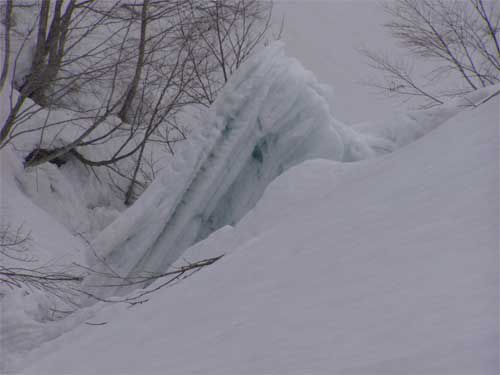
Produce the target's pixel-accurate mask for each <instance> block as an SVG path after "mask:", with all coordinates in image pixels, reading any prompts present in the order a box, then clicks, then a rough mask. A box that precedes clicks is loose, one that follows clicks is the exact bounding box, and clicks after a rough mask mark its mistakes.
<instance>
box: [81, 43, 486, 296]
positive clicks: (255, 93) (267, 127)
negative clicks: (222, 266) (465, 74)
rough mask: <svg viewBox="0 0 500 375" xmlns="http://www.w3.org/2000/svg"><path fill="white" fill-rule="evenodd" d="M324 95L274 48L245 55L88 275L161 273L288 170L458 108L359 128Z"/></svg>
mask: <svg viewBox="0 0 500 375" xmlns="http://www.w3.org/2000/svg"><path fill="white" fill-rule="evenodd" d="M481 95H482V96H484V95H485V94H484V93H483V94H481ZM481 95H480V96H481ZM327 96H328V95H327V93H326V92H325V90H324V87H323V86H322V85H320V84H319V83H318V82H317V81H316V79H315V77H314V76H313V75H312V74H311V73H310V72H308V71H306V70H305V69H304V68H303V67H302V66H301V65H300V63H299V62H298V61H296V60H295V59H292V58H290V57H287V56H285V54H284V48H283V46H282V45H281V44H276V45H273V46H270V47H267V48H264V49H263V50H262V51H260V52H259V53H258V54H256V55H255V56H253V57H252V58H251V59H250V60H249V61H247V62H246V63H245V64H244V66H242V67H241V68H240V69H239V71H238V72H237V73H236V74H235V75H234V76H233V77H232V78H231V80H230V81H229V82H228V84H227V85H226V87H225V88H224V90H223V91H222V92H221V94H220V95H219V97H218V99H217V101H216V102H215V103H214V105H213V107H212V108H211V110H210V111H209V116H208V118H207V121H206V123H205V125H204V126H203V127H202V128H201V129H198V130H197V131H195V132H194V133H193V134H192V135H191V136H190V139H189V140H188V141H186V142H183V143H182V144H181V145H180V146H181V149H180V150H179V151H178V152H177V154H176V156H175V158H174V159H173V161H172V163H170V164H169V165H168V166H167V167H166V168H165V169H164V170H163V171H162V174H161V176H159V177H158V178H157V179H156V180H155V181H154V182H153V183H152V184H151V186H150V187H149V188H148V189H147V190H146V191H145V192H144V193H143V195H142V196H141V197H140V198H139V199H138V201H137V202H136V203H135V204H134V205H133V206H132V207H130V208H129V209H128V210H126V211H125V212H124V213H123V214H122V215H121V216H120V217H119V218H118V219H117V220H115V221H114V222H113V223H112V224H111V225H109V226H108V227H107V228H106V229H105V230H104V231H103V232H101V234H100V235H99V236H98V237H97V238H96V239H95V241H94V242H93V243H92V246H93V249H94V250H95V252H96V254H97V255H98V258H99V259H97V257H96V259H93V260H91V264H92V263H93V267H94V269H96V270H97V271H101V272H110V270H112V272H114V273H118V274H119V275H120V276H121V277H124V278H126V277H130V276H135V275H138V274H141V273H144V272H148V273H151V272H152V273H160V272H164V271H165V270H166V269H167V268H168V267H169V265H171V264H172V263H173V262H175V261H176V260H177V259H178V258H179V256H180V255H181V254H182V252H183V251H184V250H185V249H186V248H188V247H189V246H190V245H192V244H193V243H195V242H196V241H198V240H200V239H203V238H204V237H206V236H207V235H208V234H210V233H211V232H213V231H214V230H216V229H218V228H220V227H222V226H223V225H227V224H235V223H236V222H237V221H238V220H239V219H241V218H242V217H243V216H244V215H245V214H246V213H247V212H248V211H249V210H250V209H251V208H252V207H254V205H255V204H256V202H257V201H258V200H259V198H260V197H261V196H262V194H263V192H264V190H265V188H266V187H267V186H268V184H269V183H270V182H271V181H273V180H274V179H275V178H276V177H277V176H279V175H280V174H281V173H282V172H284V171H285V170H286V169H288V168H290V167H291V166H294V165H296V164H298V163H300V162H302V161H304V160H308V159H314V158H325V159H330V160H337V161H341V162H347V161H356V160H361V159H366V158H368V157H372V156H375V155H377V154H380V153H386V152H390V151H392V150H394V149H396V148H397V147H399V146H401V145H404V144H407V143H409V142H410V141H412V140H414V139H416V138H419V137H421V136H422V135H424V134H425V133H426V132H428V131H430V130H432V129H433V128H434V127H436V126H438V125H439V124H440V123H442V122H444V121H445V120H446V119H447V118H449V117H451V116H452V115H453V114H454V113H456V112H458V108H459V103H455V104H453V105H450V106H449V108H448V110H447V111H443V109H440V110H438V111H437V112H436V113H441V114H446V115H445V116H444V115H443V116H441V115H440V116H434V115H435V114H436V113H434V112H432V111H433V110H429V111H420V112H415V113H413V114H411V116H410V115H408V114H405V115H397V116H395V118H394V120H393V121H392V122H391V123H390V124H373V126H368V127H367V128H366V129H365V128H356V127H348V126H345V125H343V124H341V123H340V122H338V121H336V120H335V119H334V118H333V116H332V114H331V111H330V107H329V105H328V101H327V100H326V97H327ZM433 114H434V115H433ZM108 283H109V282H108V281H106V280H105V281H103V280H102V279H101V276H99V277H97V276H92V277H89V279H88V280H87V286H89V288H91V286H92V285H102V284H108ZM136 287H137V285H136ZM120 289H121V290H119V291H118V290H116V288H102V287H99V288H96V289H93V293H95V294H98V295H101V296H102V295H108V296H109V295H113V294H117V293H118V294H123V293H125V292H126V291H128V290H130V288H123V287H121V288H120Z"/></svg>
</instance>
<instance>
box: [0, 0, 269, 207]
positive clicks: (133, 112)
mask: <svg viewBox="0 0 500 375" xmlns="http://www.w3.org/2000/svg"><path fill="white" fill-rule="evenodd" d="M32 6H33V7H36V9H37V12H36V20H35V21H34V22H33V26H32V27H31V28H28V31H27V32H25V36H24V37H25V40H34V43H33V44H34V49H33V52H32V56H33V57H32V61H31V67H30V69H29V72H27V73H25V74H24V75H20V74H19V73H18V72H17V71H16V69H15V66H14V77H13V82H12V87H13V88H15V89H17V91H16V92H12V93H11V102H12V104H11V108H10V113H9V114H8V116H7V119H6V121H5V122H4V124H3V125H2V126H1V129H0V148H1V147H4V146H5V145H7V144H9V143H10V142H12V141H13V140H14V139H15V138H17V137H21V136H23V135H25V134H27V133H33V132H36V133H37V134H39V139H40V141H39V145H38V147H35V149H34V150H31V152H30V153H29V155H28V157H27V158H26V164H25V165H26V167H36V166H38V165H41V164H43V163H46V162H53V163H55V164H57V165H61V164H63V163H64V162H65V161H66V160H68V159H69V158H74V159H76V160H78V161H80V162H81V163H83V164H85V165H87V166H89V167H91V168H106V169H108V170H109V171H111V172H112V173H113V174H115V175H117V176H119V177H118V179H119V180H120V181H122V182H121V184H122V186H121V187H120V189H119V190H120V191H122V193H123V199H124V201H125V203H127V204H130V203H132V202H133V200H134V199H135V197H136V196H137V194H138V193H139V192H140V191H142V190H143V187H144V184H145V183H147V181H139V179H140V178H141V176H143V174H142V173H141V168H142V163H143V157H144V155H145V154H149V155H151V150H150V148H151V145H153V144H158V143H162V144H164V145H165V150H166V151H167V152H169V153H172V152H173V145H174V144H175V143H176V142H179V141H181V140H183V139H185V137H186V132H185V131H184V129H183V127H182V124H181V125H179V124H178V123H177V121H176V116H177V115H178V114H179V113H180V112H182V111H183V110H184V109H185V108H187V106H191V105H200V104H201V105H204V106H208V105H210V104H211V103H212V102H213V101H214V99H215V96H216V95H217V92H218V91H219V90H220V89H221V88H222V86H223V85H224V84H225V83H226V82H227V80H228V78H229V76H230V75H231V74H233V73H234V71H235V70H236V69H238V67H239V66H240V65H241V63H242V62H243V61H244V60H245V59H247V58H248V56H249V55H250V54H251V53H252V51H253V50H254V49H255V48H256V47H257V46H258V45H259V44H261V42H263V41H264V37H265V35H266V32H267V30H268V29H269V27H270V20H271V7H272V4H271V3H269V2H260V1H257V0H211V1H206V0H177V1H167V0H156V1H150V0H142V1H141V0H117V1H115V2H111V3H109V2H99V1H96V0H68V1H63V0H55V2H53V1H51V0H41V1H40V2H33V4H32ZM14 8H15V7H14ZM7 14H10V13H9V12H6V16H5V22H4V23H5V25H9V24H10V23H9V22H7V21H8V17H10V16H7ZM5 29H6V31H9V30H8V28H7V27H5ZM6 35H7V37H6V38H7V39H6V40H8V35H9V33H8V32H7V33H6ZM16 61H17V58H16ZM14 65H16V64H15V63H14ZM4 68H5V65H4ZM82 96H85V98H86V100H85V102H82V100H81V97H82ZM59 109H69V110H70V111H71V112H70V113H71V116H69V117H68V118H65V119H61V118H60V117H58V116H51V112H53V111H56V110H59ZM41 114H42V115H44V118H45V120H44V121H43V123H42V122H41V121H40V116H41ZM37 116H38V117H37ZM33 119H36V120H33ZM116 119H118V120H116ZM33 122H36V123H37V126H36V127H33V126H32V125H33ZM68 127H69V128H71V129H74V130H76V129H79V130H78V131H73V133H75V134H74V135H72V139H70V140H68V139H65V140H64V141H59V142H58V144H54V142H55V138H56V137H59V134H60V131H63V130H64V129H67V128H68ZM59 139H60V138H59ZM61 143H62V144H61ZM96 149H101V150H103V152H101V153H96V152H94V151H95V150H96ZM87 150H89V151H87ZM96 154H97V155H99V157H97V158H96V157H95V155H96ZM103 155H104V156H103ZM150 164H151V163H150ZM123 181H126V182H125V185H127V186H123Z"/></svg>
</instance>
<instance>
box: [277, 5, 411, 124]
mask: <svg viewBox="0 0 500 375" xmlns="http://www.w3.org/2000/svg"><path fill="white" fill-rule="evenodd" d="M282 15H285V31H284V34H283V40H284V41H285V43H286V50H287V52H288V54H289V55H291V56H294V57H297V58H298V59H299V60H300V61H301V62H302V63H303V65H304V66H305V67H307V68H308V69H309V70H311V71H313V72H314V73H315V75H316V77H317V78H318V79H319V81H321V82H322V83H326V84H329V85H330V86H332V87H333V89H334V96H333V100H332V104H333V107H334V109H335V115H336V117H337V118H338V119H339V120H342V121H344V122H347V123H356V122H362V121H369V120H372V119H380V118H383V117H385V116H386V115H387V114H388V113H390V112H393V111H394V110H397V109H401V108H404V107H402V106H401V105H400V104H399V103H398V101H396V100H394V99H387V98H385V97H384V96H383V95H381V94H379V93H377V92H375V91H374V90H373V89H372V88H368V87H366V86H362V85H360V84H358V82H360V81H362V80H363V79H367V78H369V77H370V75H373V74H375V73H374V72H373V71H372V70H370V69H369V68H368V67H367V65H366V63H365V61H364V60H363V57H362V56H361V54H359V53H358V52H357V50H356V48H359V47H361V46H365V47H369V48H372V49H376V50H384V51H389V52H391V53H398V51H397V49H396V48H395V44H394V40H392V39H391V38H390V37H389V36H388V34H387V33H386V31H385V30H384V28H383V23H384V22H385V21H386V20H387V18H386V15H385V14H384V12H383V10H382V9H381V7H380V5H379V4H378V3H377V2H376V1H370V0H364V1H361V0H349V1H339V0H329V1H326V0H325V1H310V0H301V1H275V6H274V16H275V17H276V18H277V19H279V18H280V17H281V16H282Z"/></svg>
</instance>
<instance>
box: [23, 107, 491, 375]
mask: <svg viewBox="0 0 500 375" xmlns="http://www.w3.org/2000/svg"><path fill="white" fill-rule="evenodd" d="M429 121H430V120H429ZM498 130H499V102H498V99H492V100H490V101H488V102H487V103H485V104H483V105H481V106H480V107H479V108H477V109H474V110H470V109H466V110H464V111H463V112H461V113H460V114H459V115H457V116H455V117H453V118H452V119H450V120H448V121H447V122H445V123H444V124H443V125H442V126H440V127H438V128H437V129H435V130H433V131H431V132H430V133H428V134H427V135H426V136H424V137H422V138H420V139H419V140H417V141H415V142H413V143H411V144H409V145H406V146H404V147H402V148H400V149H398V150H396V151H394V152H393V153H390V154H387V155H383V156H380V157H378V158H372V159H369V160H366V161H360V162H356V163H341V162H338V161H328V160H319V159H318V160H312V161H307V162H304V163H302V164H300V165H298V166H295V167H293V168H291V169H290V170H288V171H287V172H285V173H284V174H282V175H281V176H280V177H278V178H277V179H276V180H275V181H274V182H272V183H271V184H270V185H269V186H268V188H267V189H266V191H265V193H264V195H263V197H262V199H260V201H259V202H258V203H257V205H256V207H255V208H254V209H253V210H251V211H250V213H249V214H247V215H246V216H245V217H244V218H243V219H242V220H241V221H240V222H239V223H238V224H237V225H236V226H235V227H229V226H226V227H224V228H222V229H220V230H218V231H216V232H214V233H213V234H212V235H210V236H209V237H208V238H207V239H206V240H204V241H202V242H201V243H198V244H197V245H195V246H194V247H192V248H190V249H189V250H187V252H185V253H184V254H183V257H184V258H186V259H189V260H197V259H201V258H207V257H210V256H213V255H219V254H226V255H225V256H224V257H223V258H222V259H221V260H219V261H218V262H216V263H215V264H213V265H211V266H209V267H207V268H205V269H203V270H201V271H199V272H197V273H196V274H194V275H192V276H191V277H189V278H187V279H185V280H183V281H182V282H180V283H178V284H176V285H175V286H172V287H169V288H163V289H160V290H159V291H158V292H156V293H155V294H152V295H149V297H148V298H149V301H147V302H145V303H143V304H140V305H135V306H133V307H130V306H129V305H127V304H120V303H119V304H107V305H106V304H105V305H102V304H101V305H98V306H99V307H100V308H101V309H100V310H98V309H96V307H95V306H94V309H95V311H96V313H95V315H94V316H93V318H92V319H90V320H88V322H89V323H94V324H95V323H97V324H99V323H105V324H102V325H87V324H82V325H80V326H78V327H77V328H76V329H74V330H72V331H71V332H69V333H67V334H65V335H62V336H60V337H59V338H57V339H55V340H53V341H51V342H47V343H45V344H43V345H42V346H41V347H40V348H39V349H38V350H37V351H35V352H33V353H32V355H31V357H30V358H31V359H30V361H31V362H29V366H28V367H27V368H24V369H22V370H21V371H22V373H23V374H37V375H41V374H51V375H55V374H165V373H169V374H218V375H220V374H228V375H229V374H231V375H232V374H370V375H371V374H426V375H430V374H435V375H442V374H471V375H472V374H474V375H476V374H478V375H479V374H498V372H499V362H498V353H499V343H498V339H499V327H498V317H499V307H498V306H499V304H498V298H499V290H498V281H499V280H498V267H499V257H498V245H499V244H498V229H499V217H498V215H499V214H498V202H499V187H498V176H499V165H498V164H499V155H498ZM26 362H27V361H25V365H26Z"/></svg>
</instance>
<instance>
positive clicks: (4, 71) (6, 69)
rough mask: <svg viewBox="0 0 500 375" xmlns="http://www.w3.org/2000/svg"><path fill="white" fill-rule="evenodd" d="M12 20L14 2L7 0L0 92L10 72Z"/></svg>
mask: <svg viewBox="0 0 500 375" xmlns="http://www.w3.org/2000/svg"><path fill="white" fill-rule="evenodd" d="M11 20H12V0H7V2H6V4H5V18H4V27H5V34H4V48H3V54H4V55H3V67H2V73H1V75H0V91H1V90H2V89H3V86H4V85H5V80H6V79H7V74H8V72H9V62H10V26H11Z"/></svg>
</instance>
